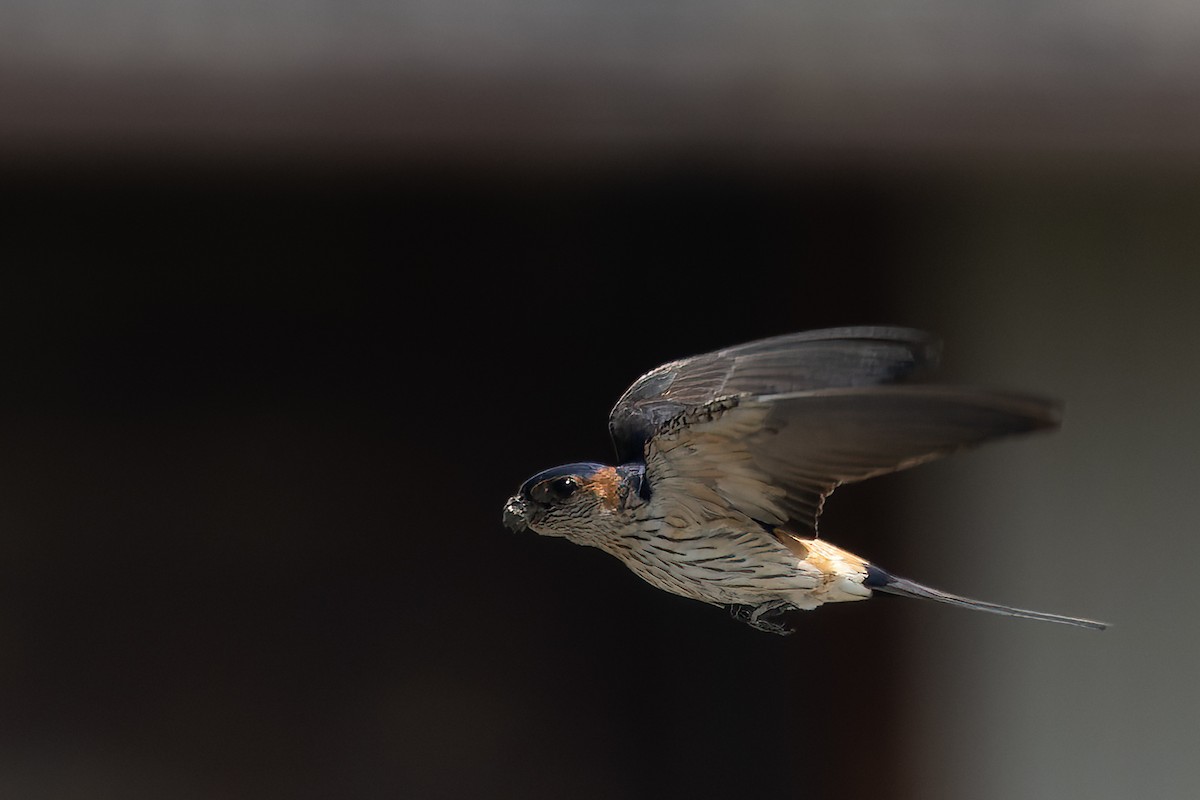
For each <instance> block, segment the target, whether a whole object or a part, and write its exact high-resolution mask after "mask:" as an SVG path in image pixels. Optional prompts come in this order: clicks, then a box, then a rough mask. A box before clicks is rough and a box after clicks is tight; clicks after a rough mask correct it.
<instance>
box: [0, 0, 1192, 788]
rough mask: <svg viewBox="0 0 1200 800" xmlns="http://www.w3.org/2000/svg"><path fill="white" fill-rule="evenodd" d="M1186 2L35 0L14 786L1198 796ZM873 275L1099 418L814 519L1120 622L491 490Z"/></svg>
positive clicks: (14, 279)
mask: <svg viewBox="0 0 1200 800" xmlns="http://www.w3.org/2000/svg"><path fill="white" fill-rule="evenodd" d="M1198 18H1200V11H1197V10H1194V9H1192V8H1190V7H1188V6H1186V5H1183V4H1171V3H1167V2H1153V3H1149V4H1142V5H1140V6H1138V7H1137V8H1133V7H1126V6H1125V5H1121V4H1115V3H1112V4H1110V3H1102V4H1081V3H1066V2H1054V3H1050V4H1027V3H1018V4H1012V3H1009V4H1000V3H993V4H986V5H983V6H979V7H975V8H972V9H970V10H968V9H966V8H963V7H960V6H953V5H951V4H947V3H941V2H926V3H918V4H913V5H910V6H908V7H905V8H904V9H903V10H901V9H900V8H898V7H896V6H894V5H891V4H884V3H849V4H837V5H829V6H809V7H805V8H797V7H794V6H792V5H791V4H785V3H774V2H768V3H758V4H752V5H744V4H743V5H740V6H727V5H724V4H717V3H712V2H702V3H698V4H680V3H660V4H653V5H650V6H635V5H628V4H616V5H613V4H599V3H588V2H572V3H557V4H550V3H537V2H529V1H528V0H523V1H521V2H518V1H517V0H509V1H507V2H502V3H454V4H447V3H382V2H367V1H366V0H353V2H342V3H336V4H335V3H330V2H312V1H311V0H310V1H309V2H304V3H298V4H287V5H285V4H281V3H273V2H268V3H260V4H255V5H252V6H251V5H246V4H244V3H232V2H216V1H215V0H210V1H209V2H199V1H195V0H193V1H191V2H188V1H185V0H174V1H173V2H169V3H146V2H135V1H134V0H121V1H120V2H115V3H109V4H106V5H104V6H103V7H94V6H92V5H91V4H86V3H82V2H48V3H36V4H35V3H33V2H25V0H19V1H18V2H12V3H9V4H8V5H6V6H5V8H3V9H0V205H2V206H3V219H4V225H3V231H4V233H3V236H2V237H0V263H2V264H3V269H2V271H0V275H2V277H0V454H3V455H2V457H0V795H3V796H6V797H8V796H11V797H21V798H95V797H110V796H111V797H122V798H141V797H146V798H150V797H163V796H169V797H185V798H191V797H194V798H204V799H207V798H230V797H262V796H287V797H314V798H315V797H328V796H340V797H353V798H375V797H397V796H399V797H413V798H474V797H481V798H493V797H495V798H504V797H514V798H517V797H519V798H541V797H547V798H549V797H556V798H557V797H578V798H592V797H595V798H600V797H604V798H614V797H628V798H643V797H645V798H649V797H655V798H661V797H677V796H678V797H684V796H698V797H704V796H739V797H741V796H745V797H752V796H782V797H797V798H806V797H814V798H815V797H825V796H831V795H839V794H846V793H853V794H872V795H879V796H886V797H891V798H922V799H924V798H962V797H973V798H985V800H986V798H1000V797H1012V796H1020V797H1030V798H1039V797H1046V798H1050V797H1053V798H1061V797H1069V796H1087V797H1091V798H1128V797H1130V796H1135V795H1136V796H1138V797H1142V798H1159V797H1161V798H1180V797H1187V796H1190V795H1191V794H1194V792H1195V789H1196V787H1197V785H1198V784H1200V772H1198V771H1197V767H1196V765H1195V763H1194V759H1190V758H1189V756H1188V754H1189V753H1190V752H1191V751H1192V750H1193V749H1194V744H1195V741H1196V737H1197V736H1198V735H1200V728H1198V727H1197V724H1196V720H1197V719H1200V693H1198V692H1197V690H1196V689H1195V687H1194V675H1195V674H1196V671H1197V670H1198V669H1200V641H1198V640H1197V636H1196V629H1195V623H1194V620H1193V619H1192V618H1193V617H1194V616H1195V614H1194V612H1195V610H1196V602H1195V600H1194V598H1193V597H1192V596H1191V595H1190V594H1189V593H1188V591H1187V582H1188V580H1189V577H1190V576H1189V575H1188V568H1189V566H1190V564H1191V563H1194V561H1195V559H1196V557H1197V556H1200V552H1198V551H1200V546H1198V545H1197V544H1196V538H1195V537H1194V536H1193V535H1192V531H1193V529H1194V520H1195V519H1196V516H1197V514H1200V507H1198V503H1200V501H1198V500H1197V497H1196V496H1195V492H1194V484H1195V476H1196V475H1197V474H1200V463H1198V460H1197V457H1196V453H1197V452H1198V451H1200V422H1197V420H1196V417H1195V412H1194V398H1195V397H1196V396H1197V390H1200V385H1197V384H1198V383H1200V378H1198V377H1197V373H1196V371H1195V369H1194V367H1195V365H1196V364H1197V363H1200V334H1197V332H1196V329H1195V325H1194V320H1193V317H1194V307H1195V302H1196V298H1197V297H1200V225H1197V220H1200V145H1198V144H1197V143H1198V142H1200V136H1198V134H1200V97H1198V96H1197V90H1196V87H1197V86H1200V83H1198V82H1197V78H1200V56H1197V55H1196V54H1197V53H1200V47H1196V46H1195V45H1196V44H1198V42H1197V41H1196V40H1197V38H1198V36H1197V34H1196V33H1195V31H1197V30H1200V28H1198V27H1197V26H1196V23H1197V22H1200V19H1198ZM859 323H866V324H869V323H897V324H906V325H913V326H916V327H922V328H927V329H930V330H934V331H935V332H938V333H941V334H942V335H943V336H944V337H945V339H946V358H945V361H946V365H945V366H946V369H945V372H946V375H947V377H948V378H949V379H954V380H964V381H972V382H979V383H986V384H996V385H1001V386H1005V387H1008V388H1014V389H1022V390H1027V391H1036V392H1045V393H1049V394H1053V395H1056V396H1059V397H1062V398H1063V399H1064V400H1065V402H1066V408H1067V415H1066V424H1065V426H1064V429H1063V430H1062V431H1061V432H1059V433H1057V434H1055V435H1053V436H1045V437H1036V438H1031V439H1028V440H1024V441H1021V442H1017V443H1012V444H1008V443H1005V444H1000V445H996V446H995V447H992V448H988V449H986V450H982V451H980V452H978V453H971V454H966V455H963V456H960V457H957V458H955V459H953V460H952V461H947V462H943V463H939V464H934V465H929V466H927V467H922V468H921V469H918V470H915V471H913V472H910V473H906V474H903V475H897V476H891V477H887V478H882V479H878V480H875V481H871V482H868V483H866V484H863V485H859V486H854V487H847V488H845V489H843V490H841V491H839V492H838V493H837V495H835V496H834V497H833V498H832V499H831V500H830V503H829V506H828V510H827V514H826V517H825V518H823V521H822V530H823V532H824V533H825V534H826V535H827V536H828V537H829V538H830V539H831V540H833V541H836V542H837V543H839V544H841V545H844V546H846V547H848V548H850V549H852V550H855V551H857V552H860V553H862V554H863V555H865V556H868V557H870V558H871V559H873V560H875V561H877V562H879V563H881V564H883V565H885V566H887V567H888V568H889V569H894V570H895V571H896V572H898V573H900V574H903V575H906V576H909V577H912V578H914V579H917V580H922V581H928V582H929V583H932V584H934V585H938V586H941V587H943V588H945V589H947V590H950V591H956V592H961V593H964V594H971V595H975V596H979V597H983V598H985V599H992V600H996V601H999V602H1009V603H1013V604H1016V605H1022V606H1027V607H1033V608H1041V609H1044V610H1049V611H1057V612H1061V613H1067V614H1078V615H1083V616H1094V617H1099V618H1103V619H1108V620H1110V621H1112V622H1114V623H1115V626H1114V628H1113V629H1112V630H1110V631H1108V632H1106V633H1104V634H1088V633H1086V632H1080V631H1075V630H1069V629H1059V628H1056V627H1052V626H1043V625H1038V624H1036V623H1026V622H1016V621H1012V620H1003V619H998V618H994V617H991V616H986V615H970V614H967V613H965V612H960V611H955V610H951V609H943V608H933V607H929V606H925V605H922V604H920V603H915V602H912V603H910V602H906V601H900V600H887V599H881V600H879V601H876V602H870V603H863V604H853V605H849V606H843V607H834V608H828V609H823V610H820V611H819V612H816V613H812V614H805V615H802V616H800V617H798V618H797V619H796V620H795V622H796V624H797V625H798V627H799V632H798V633H797V634H796V635H795V636H792V637H790V638H786V639H784V638H778V637H771V636H767V635H765V634H761V633H757V632H755V631H752V630H750V629H749V628H746V627H744V626H740V625H737V624H735V623H733V622H731V621H729V620H728V619H726V618H725V615H724V613H723V612H721V611H720V610H718V609H713V608H706V607H704V606H701V605H699V604H696V603H692V602H688V601H684V600H682V599H679V598H674V597H671V596H669V595H665V594H663V593H661V592H656V591H654V590H653V589H651V588H650V587H648V586H646V585H644V584H642V583H640V582H639V581H638V580H637V579H636V578H635V577H634V576H633V575H632V574H630V573H628V572H626V571H625V570H624V569H623V568H622V567H621V566H620V565H619V564H617V563H616V562H615V561H613V560H612V559H609V558H608V557H606V556H604V555H603V554H601V553H599V552H597V551H587V550H584V549H582V548H577V547H573V546H570V545H568V544H566V543H564V542H561V541H551V540H544V539H539V538H537V537H532V536H530V537H518V536H514V535H512V534H511V533H509V532H508V531H506V530H505V529H504V528H502V527H501V525H500V509H501V506H502V504H503V502H504V499H505V498H506V497H507V496H508V495H509V494H510V493H511V492H512V491H513V490H514V489H515V488H516V487H517V486H518V485H519V484H520V483H521V481H523V480H524V479H525V478H526V477H527V476H528V475H530V474H532V473H534V472H536V471H538V470H540V469H543V468H545V467H548V466H552V465H554V464H558V463H565V462H569V461H576V460H584V459H587V460H601V461H602V460H608V459H609V458H611V446H610V444H609V442H608V440H607V434H606V428H605V422H606V416H607V413H608V410H609V408H610V407H611V405H612V403H613V402H614V400H615V399H616V397H617V396H618V395H619V394H620V393H621V391H623V390H624V388H625V387H626V386H627V385H628V384H629V383H630V382H631V381H632V380H633V379H634V378H636V377H637V376H638V375H639V374H640V373H641V372H643V371H645V370H647V369H649V368H651V367H653V366H655V365H657V364H659V363H661V362H662V361H665V360H668V359H672V358H676V357H680V356H684V355H689V354H693V353H697V352H701V351H703V350H706V349H710V348H714V347H719V346H722V345H727V344H732V343H735V342H740V341H744V340H748V339H752V338H755V337H759V336H766V335H771V334H776V333H782V332H786V331H791V330H800V329H806V328H815V327H821V326H826V325H846V324H859Z"/></svg>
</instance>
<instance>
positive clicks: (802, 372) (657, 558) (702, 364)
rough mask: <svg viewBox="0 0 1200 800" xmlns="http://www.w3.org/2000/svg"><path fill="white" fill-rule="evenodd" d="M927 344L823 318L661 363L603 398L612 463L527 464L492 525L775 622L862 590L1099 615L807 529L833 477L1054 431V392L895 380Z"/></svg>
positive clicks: (857, 477)
mask: <svg viewBox="0 0 1200 800" xmlns="http://www.w3.org/2000/svg"><path fill="white" fill-rule="evenodd" d="M937 356H938V345H937V342H936V341H934V340H933V339H931V338H930V337H929V335H927V334H925V333H922V332H920V331H915V330H909V329H904V328H882V327H881V328H836V329H831V330H818V331H809V332H806V333H795V334H790V335H785V336H778V337H774V338H770V339H763V340H760V341H755V342H750V343H748V344H742V345H738V346H736V347H730V348H727V349H724V350H718V351H716V352H713V353H707V354H704V355H699V356H695V357H692V358H686V359H683V360H681V361H673V362H671V363H669V364H664V365H662V366H660V367H658V368H656V369H654V370H651V371H650V372H648V373H646V374H645V375H643V376H642V377H640V378H638V379H637V380H636V381H635V382H634V383H633V385H632V386H630V387H629V389H628V390H627V391H626V392H625V394H624V395H622V397H621V399H620V400H618V401H617V404H616V406H615V407H614V408H613V410H612V413H611V415H610V417H609V431H610V433H611V434H612V439H613V442H614V444H615V445H616V450H617V456H618V463H619V464H620V465H619V466H615V467H614V466H606V465H603V464H597V463H591V462H586V463H576V464H566V465H564V466H560V467H554V468H553V469H548V470H545V471H543V472H539V473H538V474H536V475H534V476H533V477H532V478H530V479H529V480H527V481H526V482H525V483H524V485H522V486H521V489H520V491H519V492H518V493H517V494H516V495H515V496H513V497H512V498H510V499H509V500H508V503H507V504H506V505H505V507H504V522H505V524H506V525H507V526H508V527H509V528H511V529H512V530H514V531H521V530H532V531H534V532H535V533H539V534H541V535H543V536H561V537H564V538H566V539H569V540H570V541H572V542H575V543H576V544H583V545H589V546H592V547H598V548H600V549H601V550H603V551H605V552H607V553H610V554H611V555H614V556H616V557H617V558H619V559H620V560H621V561H622V562H623V563H624V564H625V565H626V566H627V567H629V568H630V569H631V570H633V571H634V572H635V573H636V574H637V575H639V576H640V577H641V578H643V579H644V580H646V581H647V582H648V583H650V584H652V585H653V586H656V587H658V588H660V589H664V590H666V591H668V592H673V593H675V594H679V595H683V596H684V597H690V598H693V599H696V600H701V601H703V602H705V603H710V604H712V605H717V606H724V607H726V608H728V609H729V611H730V613H731V614H732V615H733V617H734V618H735V619H739V620H742V621H743V622H747V623H749V624H750V625H752V626H754V627H755V628H758V629H760V630H766V631H771V632H774V633H790V632H791V628H790V627H788V626H787V625H785V624H783V623H782V622H781V616H782V615H783V614H785V613H787V612H790V611H794V610H807V609H813V608H816V607H817V606H820V605H823V604H825V603H836V602H844V601H849V600H865V599H867V598H869V597H871V596H872V595H873V594H874V593H875V592H885V593H888V594H894V595H902V596H905V597H918V598H923V599H926V600H936V601H938V602H941V603H949V604H951V605H955V606H960V607H963V608H970V609H975V610H978V611H989V612H992V613H995V614H1006V615H1008V616H1013V617H1024V618H1026V619H1037V620H1046V621H1049V622H1062V623H1066V624H1068V625H1078V626H1081V627H1084V628H1095V629H1103V628H1105V627H1106V624H1105V623H1103V622H1095V621H1092V620H1087V619H1077V618H1075V617H1064V616H1060V615H1057V614H1047V613H1043V612H1040V611H1026V610H1024V609H1019V608H1011V607H1009V606H1003V605H997V604H995V603H987V602H983V601H980V600H972V599H970V598H966V597H960V596H958V595H954V594H950V593H948V592H943V591H940V590H938V589H933V588H931V587H928V586H923V585H921V584H919V583H915V582H913V581H910V580H907V579H905V578H901V577H898V576H896V575H893V574H891V573H890V572H887V571H885V570H883V569H881V568H880V567H878V566H876V565H875V564H872V563H871V562H869V561H867V560H866V559H864V558H861V557H859V556H856V555H854V554H853V553H849V552H847V551H845V550H843V549H841V548H839V547H837V546H835V545H833V544H830V543H829V542H828V541H825V540H824V539H821V538H818V536H817V518H818V517H819V516H820V514H821V507H822V505H823V504H824V502H825V498H826V497H828V496H829V495H830V493H832V492H833V490H834V489H836V488H838V487H839V486H841V485H843V484H848V483H855V482H858V481H862V480H866V479H867V478H873V477H875V476H877V475H883V474H886V473H889V472H895V471H897V470H902V469H907V468H909V467H913V466H916V465H918V464H923V463H925V462H927V461H931V460H933V459H936V458H940V457H942V456H945V455H947V454H949V453H951V452H954V451H956V450H960V449H963V448H966V447H971V446H973V445H977V444H980V443H982V442H985V441H988V440H990V439H996V438H999V437H1003V436H1010V435H1014V434H1020V433H1027V432H1031V431H1038V430H1045V429H1050V428H1055V427H1057V426H1058V423H1059V408H1058V405H1057V403H1055V402H1053V401H1051V400H1047V399H1043V398H1039V397H1031V396H1028V395H1022V394H1011V393H1006V392H997V391H992V390H986V389H979V388H974V387H966V386H946V385H932V384H920V383H912V382H907V381H908V380H909V379H911V378H913V377H914V375H915V373H918V372H922V371H925V370H926V369H928V368H931V367H933V366H934V365H935V363H936V361H937Z"/></svg>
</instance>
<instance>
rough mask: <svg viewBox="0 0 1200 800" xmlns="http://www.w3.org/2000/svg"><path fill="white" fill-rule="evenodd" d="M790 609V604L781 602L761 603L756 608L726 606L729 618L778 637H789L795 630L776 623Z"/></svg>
mask: <svg viewBox="0 0 1200 800" xmlns="http://www.w3.org/2000/svg"><path fill="white" fill-rule="evenodd" d="M791 607H792V606H791V604H790V603H787V602H785V601H781V600H777V601H775V602H772V603H763V604H762V605H758V606H747V605H730V606H728V608H729V616H731V617H733V618H734V619H736V620H738V621H739V622H744V623H746V624H747V625H749V626H750V627H751V628H754V629H755V630H760V631H766V632H767V633H774V634H777V635H779V636H789V635H791V634H793V633H795V632H796V630H795V628H792V627H791V626H790V625H785V624H783V623H782V622H777V621H776V620H777V619H779V618H781V617H782V616H783V613H784V612H785V611H787V610H789V609H790V608H791Z"/></svg>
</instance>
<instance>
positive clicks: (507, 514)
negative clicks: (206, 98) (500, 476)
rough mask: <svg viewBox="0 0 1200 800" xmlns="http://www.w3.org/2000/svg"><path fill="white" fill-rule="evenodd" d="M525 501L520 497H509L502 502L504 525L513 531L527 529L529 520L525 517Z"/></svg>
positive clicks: (519, 531)
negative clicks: (506, 500)
mask: <svg viewBox="0 0 1200 800" xmlns="http://www.w3.org/2000/svg"><path fill="white" fill-rule="evenodd" d="M525 511H526V509H525V501H524V500H522V499H521V498H520V497H510V498H509V499H508V502H507V503H505V504H504V527H506V528H508V529H509V530H510V531H512V532H513V533H523V532H525V531H527V530H529V522H528V520H527V519H526V518H525Z"/></svg>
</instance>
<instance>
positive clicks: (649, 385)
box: [609, 327, 938, 462]
mask: <svg viewBox="0 0 1200 800" xmlns="http://www.w3.org/2000/svg"><path fill="white" fill-rule="evenodd" d="M937 357H938V343H937V341H936V340H934V339H933V338H932V337H930V336H929V335H928V334H926V333H922V332H921V331H915V330H911V329H908V328H887V327H874V328H832V329H827V330H818V331H807V332H804V333H793V334H788V335H785V336H776V337H773V338H770V339H761V340H759V341H754V342H749V343H747V344H742V345H738V346H736V347H730V348H726V349H724V350H717V351H715V352H712V353H705V354H703V355H699V356H693V357H692V358H686V359H682V360H680V361H673V362H671V363H669V364H663V365H662V366H661V367H658V368H656V369H654V370H651V371H650V372H648V373H646V374H645V375H643V376H642V377H640V378H638V379H637V380H636V381H635V382H634V383H633V385H632V386H630V387H629V389H628V390H626V392H625V394H624V395H622V396H621V399H620V400H618V401H617V404H616V406H615V407H614V408H613V410H612V414H611V415H610V416H609V431H610V433H611V434H612V438H613V443H614V444H615V445H616V449H617V455H618V457H619V458H620V461H621V462H625V461H632V460H634V459H639V458H641V457H642V450H643V447H644V446H645V444H646V442H647V441H648V440H649V439H650V437H651V436H653V435H654V434H655V432H656V431H657V430H658V429H659V426H661V425H662V424H663V423H664V422H666V421H667V420H670V419H673V418H675V417H677V416H679V415H680V414H682V413H684V412H685V411H686V410H687V409H689V408H701V407H703V406H705V405H707V404H708V403H711V402H712V401H714V400H717V399H718V398H723V397H733V396H758V395H776V394H786V393H794V392H804V391H810V390H814V389H829V388H838V387H851V386H871V385H877V384H883V383H893V382H896V381H901V380H903V379H905V378H906V377H908V376H909V375H911V374H912V373H913V372H914V371H916V370H918V369H920V368H923V367H932V366H934V365H935V364H936V361H937Z"/></svg>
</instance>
